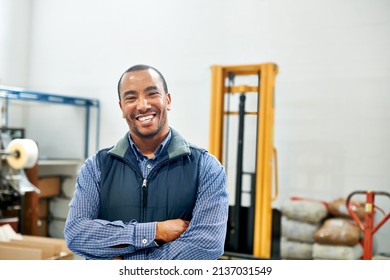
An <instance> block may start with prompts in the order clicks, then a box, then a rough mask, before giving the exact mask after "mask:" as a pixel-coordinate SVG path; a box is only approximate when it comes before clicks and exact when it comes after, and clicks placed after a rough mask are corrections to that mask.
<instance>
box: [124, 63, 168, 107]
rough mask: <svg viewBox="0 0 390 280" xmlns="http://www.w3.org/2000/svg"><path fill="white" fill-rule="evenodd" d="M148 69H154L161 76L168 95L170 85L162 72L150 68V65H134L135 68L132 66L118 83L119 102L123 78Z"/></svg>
mask: <svg viewBox="0 0 390 280" xmlns="http://www.w3.org/2000/svg"><path fill="white" fill-rule="evenodd" d="M148 69H152V70H154V71H155V72H156V73H157V74H158V75H159V76H160V79H161V81H162V83H163V86H164V91H165V93H168V85H167V82H166V81H165V78H164V76H163V75H162V74H161V73H160V71H158V70H157V69H156V68H154V67H152V66H149V65H146V64H137V65H134V66H131V67H130V68H129V69H127V70H126V71H125V72H124V73H123V74H122V76H121V77H120V79H119V81H118V98H119V100H121V95H120V86H121V82H122V78H123V76H124V75H125V74H126V73H129V72H132V71H141V70H148Z"/></svg>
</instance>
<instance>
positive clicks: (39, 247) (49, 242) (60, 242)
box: [0, 235, 73, 260]
mask: <svg viewBox="0 0 390 280" xmlns="http://www.w3.org/2000/svg"><path fill="white" fill-rule="evenodd" d="M72 259H73V253H72V252H71V251H70V250H69V249H68V248H67V247H66V243H65V240H64V239H59V238H50V237H40V236H31V235H23V236H22V240H11V241H10V242H0V260H72Z"/></svg>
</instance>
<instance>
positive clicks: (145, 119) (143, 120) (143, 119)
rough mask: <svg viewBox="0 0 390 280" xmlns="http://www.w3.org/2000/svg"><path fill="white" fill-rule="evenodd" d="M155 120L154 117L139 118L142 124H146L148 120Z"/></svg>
mask: <svg viewBox="0 0 390 280" xmlns="http://www.w3.org/2000/svg"><path fill="white" fill-rule="evenodd" d="M152 118H153V115H150V116H146V117H139V118H138V120H139V121H141V122H146V121H148V120H151V119H152Z"/></svg>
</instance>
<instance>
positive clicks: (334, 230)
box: [314, 218, 361, 246]
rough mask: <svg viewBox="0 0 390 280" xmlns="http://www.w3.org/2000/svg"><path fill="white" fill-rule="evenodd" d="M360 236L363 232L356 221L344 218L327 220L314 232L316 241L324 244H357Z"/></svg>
mask: <svg viewBox="0 0 390 280" xmlns="http://www.w3.org/2000/svg"><path fill="white" fill-rule="evenodd" d="M360 237H361V232H360V229H359V227H358V226H357V225H356V223H355V222H354V221H352V220H350V219H343V218H330V219H327V220H325V222H324V223H323V225H322V226H321V228H319V229H318V230H317V231H316V232H315V234H314V239H315V242H316V243H319V244H324V245H344V246H355V245H356V244H358V242H359V241H360Z"/></svg>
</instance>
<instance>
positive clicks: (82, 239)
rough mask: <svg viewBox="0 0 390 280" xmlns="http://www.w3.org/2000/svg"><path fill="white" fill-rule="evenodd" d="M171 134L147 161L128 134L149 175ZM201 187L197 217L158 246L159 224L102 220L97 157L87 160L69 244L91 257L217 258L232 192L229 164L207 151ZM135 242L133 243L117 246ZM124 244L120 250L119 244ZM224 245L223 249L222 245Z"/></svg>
mask: <svg viewBox="0 0 390 280" xmlns="http://www.w3.org/2000/svg"><path fill="white" fill-rule="evenodd" d="M170 139H171V133H169V135H168V137H167V138H166V139H165V140H164V141H163V143H162V144H161V145H160V147H159V148H158V150H157V151H156V153H155V156H154V157H153V158H151V159H148V158H147V157H145V156H144V155H142V153H141V152H140V151H139V150H138V148H137V146H136V145H135V144H134V142H133V141H132V140H131V138H130V137H129V141H130V146H131V147H132V149H133V151H134V153H135V154H136V156H137V160H138V164H139V166H140V168H141V170H142V173H143V176H144V178H145V177H146V176H147V174H148V173H149V172H150V171H151V170H152V169H153V168H154V166H156V165H158V164H159V155H160V154H161V152H163V151H164V149H166V148H167V146H168V145H169V141H170ZM199 168H200V172H199V186H198V194H197V200H196V204H195V207H194V209H193V215H192V220H191V222H190V225H189V227H188V228H187V230H186V231H185V232H184V233H183V234H182V235H181V236H180V237H179V238H178V239H176V240H175V241H172V242H168V243H165V244H164V245H162V246H159V245H158V244H157V243H156V242H155V241H154V238H155V235H156V224H157V222H149V223H138V222H137V221H134V220H133V221H130V222H129V223H125V222H123V221H112V222H111V221H106V220H101V219H98V213H99V201H100V198H99V195H100V194H99V184H100V179H101V178H100V175H101V174H100V169H99V166H98V162H97V159H96V156H93V157H91V158H89V159H87V160H86V161H85V163H84V165H83V166H82V168H81V169H80V171H79V174H78V177H77V182H76V190H75V193H74V196H73V198H72V200H71V202H70V204H69V213H68V217H67V221H66V225H65V231H64V234H65V239H66V241H67V244H68V247H69V248H70V249H71V250H72V251H74V252H75V253H76V254H78V255H80V256H83V257H85V258H87V259H112V258H114V257H117V256H124V259H127V260H148V259H149V260H157V259H166V260H167V259H194V260H196V259H206V260H208V259H210V260H211V259H217V258H218V257H220V256H221V255H222V253H223V244H224V241H225V236H226V225H227V217H228V194H227V190H226V174H225V169H224V167H223V166H222V165H221V164H220V163H219V162H218V161H217V160H216V158H215V157H214V156H213V155H211V154H209V153H204V154H203V155H202V157H201V158H200V162H199ZM120 244H130V245H129V246H125V247H123V246H118V245H120ZM118 247H119V248H118ZM221 248H222V249H221Z"/></svg>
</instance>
